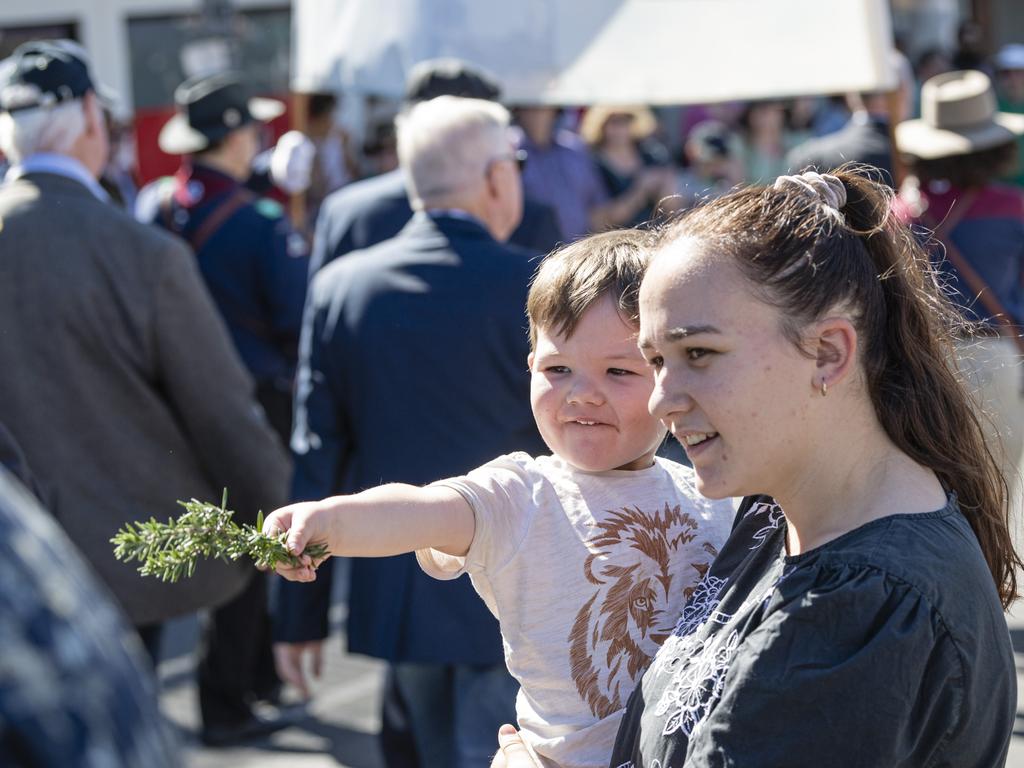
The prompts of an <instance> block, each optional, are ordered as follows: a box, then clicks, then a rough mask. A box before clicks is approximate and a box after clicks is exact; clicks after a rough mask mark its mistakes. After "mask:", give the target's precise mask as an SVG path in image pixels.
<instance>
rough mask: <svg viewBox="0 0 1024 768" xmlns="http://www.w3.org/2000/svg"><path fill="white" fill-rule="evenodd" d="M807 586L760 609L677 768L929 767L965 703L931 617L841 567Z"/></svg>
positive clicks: (959, 672) (905, 597) (908, 594)
mask: <svg viewBox="0 0 1024 768" xmlns="http://www.w3.org/2000/svg"><path fill="white" fill-rule="evenodd" d="M784 581H785V579H783V582H784ZM818 582H819V583H817V584H815V586H814V587H813V588H811V589H810V590H807V591H804V590H803V589H800V590H793V591H792V592H790V591H788V590H783V595H784V594H786V593H787V592H788V593H789V594H791V595H793V600H792V602H791V603H790V604H789V605H784V606H782V607H781V608H779V609H777V610H775V611H772V608H771V606H770V605H769V606H766V610H768V611H769V613H771V615H770V616H769V617H768V618H767V619H766V620H765V622H764V623H763V624H762V625H761V626H760V627H758V629H757V630H755V631H754V632H752V633H751V634H750V635H749V636H748V637H747V638H746V639H745V640H744V641H743V642H742V643H741V644H740V645H739V647H738V649H737V650H736V654H737V655H736V657H735V659H734V660H733V662H732V663H731V664H730V666H729V671H728V672H727V673H726V677H725V680H724V684H723V685H722V691H723V693H722V698H721V699H720V700H719V702H718V704H717V705H716V706H715V707H714V709H713V710H712V711H711V712H710V714H709V715H708V716H707V717H706V719H705V720H704V722H702V723H701V724H700V725H699V726H698V727H697V729H695V731H694V733H693V734H692V735H691V738H690V755H689V759H688V760H687V763H686V764H687V766H692V767H693V768H698V766H700V767H710V766H716V767H718V766H752V765H764V766H769V765H785V766H787V767H788V768H800V766H807V767H808V768H810V767H811V766H814V768H820V766H823V765H829V766H838V767H840V768H842V767H843V766H850V767H851V768H852V767H853V766H864V765H879V766H881V765H932V764H933V758H934V757H935V754H936V752H937V751H939V750H941V749H942V747H943V744H944V743H945V742H946V741H947V739H948V736H949V734H950V733H951V732H952V731H953V730H954V729H955V728H956V727H957V724H958V722H959V721H960V720H961V709H962V702H963V698H964V675H965V672H964V664H963V661H962V659H961V658H960V655H959V653H958V652H957V649H956V647H955V645H954V643H953V642H952V639H951V638H950V636H949V635H948V633H947V632H946V630H945V628H944V625H943V623H942V621H941V618H940V617H939V616H938V615H937V614H936V612H935V611H934V610H933V609H932V608H931V606H930V604H929V603H928V601H927V600H925V599H924V598H923V597H922V596H921V595H920V594H919V593H917V592H916V591H915V590H913V589H912V588H910V587H909V586H907V585H905V584H903V583H902V582H899V581H897V580H894V579H892V578H891V577H888V576H886V575H884V574H882V573H880V572H876V571H873V570H866V569H854V568H853V567H851V566H842V567H839V568H837V569H836V570H834V571H832V572H830V573H829V574H827V575H825V576H824V577H821V578H819V579H818ZM776 599H785V598H784V597H782V598H779V597H775V598H772V600H776ZM727 651H728V648H727V646H726V648H725V649H724V650H723V652H727ZM979 751H984V749H983V747H982V746H981V745H979Z"/></svg>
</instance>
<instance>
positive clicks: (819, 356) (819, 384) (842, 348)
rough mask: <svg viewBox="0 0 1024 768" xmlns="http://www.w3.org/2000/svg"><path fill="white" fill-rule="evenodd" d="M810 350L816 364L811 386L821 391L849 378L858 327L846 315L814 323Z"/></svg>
mask: <svg viewBox="0 0 1024 768" xmlns="http://www.w3.org/2000/svg"><path fill="white" fill-rule="evenodd" d="M810 342H811V344H810V351H811V354H813V355H814V359H815V362H816V363H817V371H816V372H815V375H814V381H812V382H811V386H812V387H813V388H814V389H815V390H818V391H820V392H821V393H822V394H825V393H827V392H828V390H829V388H831V387H835V386H838V385H839V384H841V383H842V382H843V381H846V380H848V378H849V377H850V375H851V374H852V373H853V371H854V368H855V366H856V363H857V329H856V328H854V327H853V323H851V322H850V321H849V320H848V319H847V318H845V317H827V318H825V319H824V320H821V321H820V322H818V323H815V324H814V331H813V335H812V337H811V339H810Z"/></svg>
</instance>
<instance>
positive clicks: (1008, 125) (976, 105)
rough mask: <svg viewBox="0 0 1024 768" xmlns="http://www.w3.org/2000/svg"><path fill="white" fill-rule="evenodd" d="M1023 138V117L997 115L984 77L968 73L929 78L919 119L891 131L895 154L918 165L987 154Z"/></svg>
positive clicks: (993, 91) (986, 76)
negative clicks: (907, 158) (894, 134)
mask: <svg viewBox="0 0 1024 768" xmlns="http://www.w3.org/2000/svg"><path fill="white" fill-rule="evenodd" d="M1022 134H1024V115H1015V114H1011V113H1008V112H999V111H998V110H997V106H996V94H995V90H994V89H993V88H992V81H991V80H989V78H988V75H986V74H985V73H984V72H979V71H978V70H974V69H968V70H961V71H957V72H946V73H944V74H941V75H936V76H935V77H932V78H929V79H928V80H927V81H925V84H924V85H923V86H922V87H921V117H920V118H919V119H917V120H906V121H904V122H902V123H900V124H899V125H897V126H896V145H897V146H898V147H899V150H900V152H903V153H905V154H908V155H913V156H914V157H917V158H920V159H921V160H936V159H938V158H942V157H953V156H955V155H967V154H970V153H972V152H978V151H980V150H983V149H991V148H992V147H997V146H999V145H1000V144H1005V143H1007V142H1009V141H1012V140H1013V139H1015V138H1016V137H1017V136H1020V135H1022Z"/></svg>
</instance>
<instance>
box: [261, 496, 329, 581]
mask: <svg viewBox="0 0 1024 768" xmlns="http://www.w3.org/2000/svg"><path fill="white" fill-rule="evenodd" d="M329 518H330V511H329V510H328V509H326V508H325V507H324V505H323V503H322V502H319V501H303V502H299V503H298V504H289V505H288V506H287V507H281V508H280V509H278V510H276V511H275V512H274V513H273V514H271V515H270V516H269V517H267V519H266V520H264V521H263V533H265V534H266V535H268V536H276V535H278V534H280V533H281V532H282V531H287V532H288V538H287V539H286V542H287V544H286V545H287V547H288V549H289V550H290V551H291V553H292V554H293V555H297V556H298V557H299V559H300V561H301V563H302V564H301V565H298V566H292V565H288V564H287V563H279V564H278V565H277V566H276V567H275V569H274V570H276V571H277V572H278V573H279V574H280V575H281V576H284V577H285V578H286V579H288V580H289V581H315V580H316V566H318V565H319V564H320V562H322V560H321V561H319V562H314V561H313V559H312V558H311V557H310V556H309V555H306V554H303V552H304V551H305V549H306V545H307V544H309V543H310V542H324V543H326V544H327V545H328V548H330V530H329V529H330V525H329Z"/></svg>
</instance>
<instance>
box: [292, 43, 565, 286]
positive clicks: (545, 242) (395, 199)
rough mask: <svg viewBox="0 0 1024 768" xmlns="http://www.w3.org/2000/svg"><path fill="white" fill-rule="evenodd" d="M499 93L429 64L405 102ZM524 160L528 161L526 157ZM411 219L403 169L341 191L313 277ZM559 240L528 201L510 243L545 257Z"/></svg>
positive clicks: (549, 217) (418, 71)
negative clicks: (335, 260)
mask: <svg viewBox="0 0 1024 768" xmlns="http://www.w3.org/2000/svg"><path fill="white" fill-rule="evenodd" d="M500 92H501V91H500V88H499V87H498V85H497V83H495V82H494V81H493V80H492V79H491V78H490V77H488V76H487V75H486V74H485V73H483V72H481V71H479V70H476V69H474V68H473V67H471V66H470V65H468V64H466V63H465V62H463V61H460V60H458V59H430V60H428V61H423V62H420V63H419V64H417V65H416V66H415V67H414V68H413V69H412V71H411V72H410V74H409V80H408V83H407V85H406V93H405V101H406V104H407V105H409V106H411V105H413V104H416V103H418V102H420V101H428V100H429V99H433V98H436V97H438V96H462V97H465V98H470V99H487V100H489V101H496V100H497V99H498V97H499V95H500ZM521 157H523V159H526V158H525V153H524V155H522V156H521ZM411 217H412V207H411V206H410V205H409V197H408V195H407V194H406V190H405V180H404V179H403V175H402V170H401V168H398V169H396V170H394V171H391V172H389V173H385V174H382V175H380V176H375V177H373V178H370V179H364V180H363V181H357V182H355V183H354V184H349V185H347V186H345V187H343V188H342V189H339V190H338V191H337V192H335V193H333V194H331V195H329V196H328V197H327V198H326V199H325V200H324V202H323V205H322V206H321V208H320V215H319V216H318V217H317V223H316V237H315V238H314V241H313V253H312V256H311V258H310V268H309V273H310V275H315V274H316V272H317V270H319V269H320V268H321V267H323V266H324V265H325V264H327V263H329V262H331V261H333V260H334V259H336V258H338V257H339V256H344V255H345V254H347V253H351V252H352V251H357V250H361V249H363V248H369V247H370V246H371V245H376V244H377V243H380V242H383V241H384V240H387V239H389V238H391V237H394V236H395V235H397V234H398V232H399V230H400V229H401V228H402V227H404V226H405V224H406V222H407V221H409V219H410V218H411ZM561 240H562V231H561V229H560V228H559V226H558V218H557V216H556V214H555V210H554V208H552V207H551V206H548V205H545V204H543V203H540V202H538V201H535V200H530V199H527V200H524V203H523V217H522V221H521V222H520V224H519V226H518V227H517V228H516V230H515V231H514V232H513V233H512V235H511V236H510V238H509V241H510V242H512V243H514V244H516V245H520V246H522V247H523V248H526V249H528V250H530V251H532V252H534V253H547V252H548V251H550V250H552V249H553V248H554V247H555V246H556V245H557V244H558V243H559V242H560V241H561Z"/></svg>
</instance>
